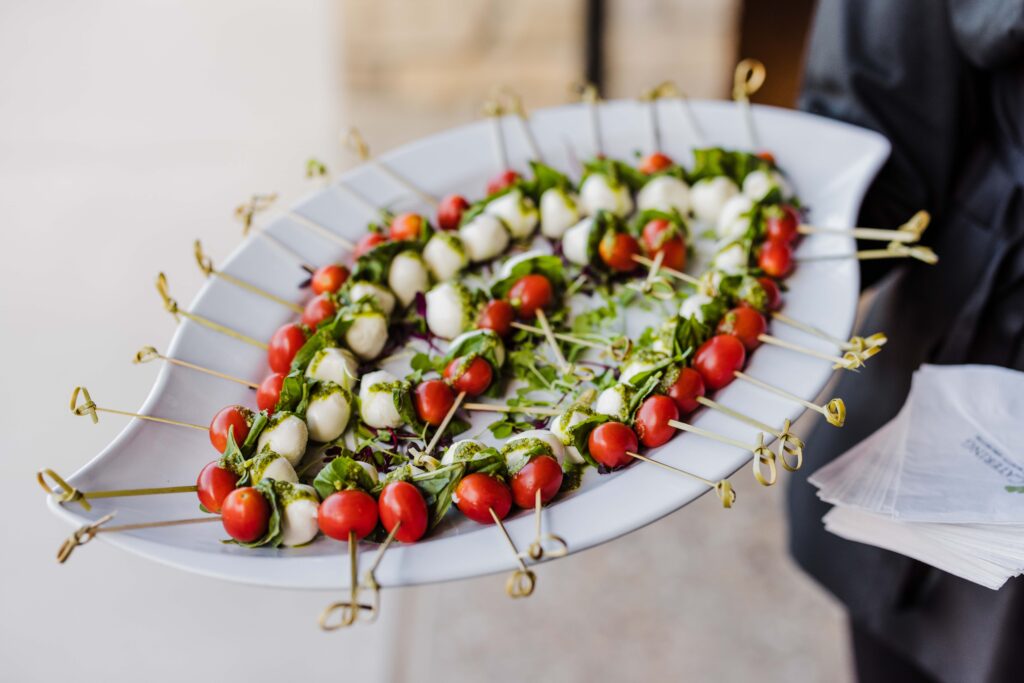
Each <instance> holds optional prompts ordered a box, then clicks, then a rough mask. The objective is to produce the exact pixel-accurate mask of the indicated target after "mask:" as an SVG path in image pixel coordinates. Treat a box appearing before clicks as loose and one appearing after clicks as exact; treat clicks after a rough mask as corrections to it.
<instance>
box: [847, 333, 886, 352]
mask: <svg viewBox="0 0 1024 683" xmlns="http://www.w3.org/2000/svg"><path fill="white" fill-rule="evenodd" d="M888 341H889V338H888V337H886V336H885V334H883V333H882V332H876V333H875V334H872V335H870V336H867V337H860V336H853V337H850V341H849V342H848V344H849V347H850V350H851V351H853V352H855V353H864V352H865V351H867V350H868V349H881V348H882V347H883V346H885V344H886V342H888ZM876 353H878V351H877V350H876V351H874V352H872V353H871V355H872V356H873V355H875V354H876ZM868 357H869V358H870V356H868Z"/></svg>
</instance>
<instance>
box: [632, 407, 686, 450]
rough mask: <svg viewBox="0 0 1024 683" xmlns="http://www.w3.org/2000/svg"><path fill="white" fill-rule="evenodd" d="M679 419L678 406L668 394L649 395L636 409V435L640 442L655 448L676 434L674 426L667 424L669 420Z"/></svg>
mask: <svg viewBox="0 0 1024 683" xmlns="http://www.w3.org/2000/svg"><path fill="white" fill-rule="evenodd" d="M678 419H679V407H678V406H677V405H676V402H675V401H673V400H672V399H671V398H669V397H668V396H661V395H657V396H650V397H648V398H647V399H645V400H644V402H643V403H641V404H640V408H638V409H637V411H636V419H635V423H634V424H635V425H636V435H637V436H638V437H640V443H642V444H643V445H645V446H647V447H648V448H656V447H658V446H660V445H662V444H665V443H668V442H669V441H670V440H671V439H672V437H673V436H675V435H676V428H675V427H672V426H669V424H668V421H669V420H678Z"/></svg>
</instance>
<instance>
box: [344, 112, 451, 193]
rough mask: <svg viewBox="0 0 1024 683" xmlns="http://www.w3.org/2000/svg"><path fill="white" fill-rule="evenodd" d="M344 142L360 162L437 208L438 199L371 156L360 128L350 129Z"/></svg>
mask: <svg viewBox="0 0 1024 683" xmlns="http://www.w3.org/2000/svg"><path fill="white" fill-rule="evenodd" d="M344 142H345V144H346V145H347V146H348V147H349V148H350V149H352V150H353V151H354V152H355V154H356V156H357V157H359V160H360V161H363V162H366V163H369V164H370V165H372V166H373V167H374V168H376V169H377V170H378V171H380V172H381V173H383V174H384V175H386V176H388V177H389V178H390V179H391V180H393V181H394V182H395V183H397V184H399V185H401V186H402V187H403V188H405V189H406V190H407V191H408V192H410V193H411V194H414V195H416V196H417V197H419V198H420V199H421V200H423V201H424V202H425V203H426V204H429V205H430V206H437V203H438V200H437V197H435V196H434V195H432V194H430V193H429V192H426V191H425V190H423V189H422V188H420V187H418V186H417V185H416V184H415V183H413V182H412V181H411V180H409V179H408V178H406V177H405V176H404V175H402V174H401V173H399V172H398V171H396V170H395V169H394V168H392V167H391V166H389V165H388V164H386V163H384V162H383V161H381V160H380V159H379V158H377V157H373V156H371V155H370V146H369V145H367V144H366V140H365V139H364V138H363V135H362V133H360V132H359V129H358V128H356V127H354V126H353V127H351V128H349V129H348V132H347V133H346V134H345V137H344Z"/></svg>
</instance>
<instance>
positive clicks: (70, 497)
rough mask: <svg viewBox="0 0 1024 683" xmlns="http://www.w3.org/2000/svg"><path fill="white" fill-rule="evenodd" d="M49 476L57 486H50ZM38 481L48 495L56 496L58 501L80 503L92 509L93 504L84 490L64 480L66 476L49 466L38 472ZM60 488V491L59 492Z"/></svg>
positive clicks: (85, 507)
mask: <svg viewBox="0 0 1024 683" xmlns="http://www.w3.org/2000/svg"><path fill="white" fill-rule="evenodd" d="M47 477H49V478H50V480H51V481H53V483H54V484H56V486H50V485H49V484H48V483H47V481H46V478H47ZM36 481H38V482H39V485H40V486H42V487H43V490H44V491H46V493H47V494H48V495H51V496H54V497H55V498H56V499H57V502H58V503H78V504H79V505H81V506H82V507H83V508H84V509H86V510H92V505H90V504H89V501H87V500H86V499H85V496H84V495H82V492H81V491H79V490H78V489H76V488H75V487H74V486H72V485H71V484H69V483H67V481H65V480H64V477H62V476H60V475H59V474H57V473H56V472H54V471H53V470H51V469H49V468H47V469H44V470H39V471H38V472H36ZM58 489H59V493H58Z"/></svg>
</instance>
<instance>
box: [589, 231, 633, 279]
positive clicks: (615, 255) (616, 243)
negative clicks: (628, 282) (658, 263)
mask: <svg viewBox="0 0 1024 683" xmlns="http://www.w3.org/2000/svg"><path fill="white" fill-rule="evenodd" d="M597 252H598V253H599V254H600V255H601V260H602V261H604V262H605V265H607V266H608V267H609V268H611V269H612V270H615V271H618V272H620V273H628V272H630V271H632V270H633V269H634V268H636V261H634V260H633V257H634V256H636V255H637V254H639V253H640V245H639V244H638V243H637V241H636V238H635V237H633V236H632V235H630V234H627V233H624V232H613V231H608V232H607V233H606V234H605V236H604V237H602V238H601V241H600V242H599V243H598V245H597Z"/></svg>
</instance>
